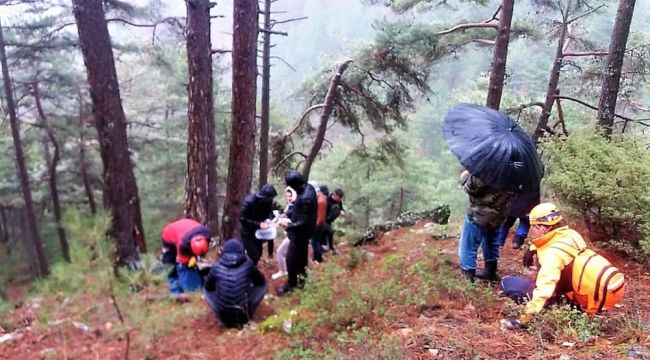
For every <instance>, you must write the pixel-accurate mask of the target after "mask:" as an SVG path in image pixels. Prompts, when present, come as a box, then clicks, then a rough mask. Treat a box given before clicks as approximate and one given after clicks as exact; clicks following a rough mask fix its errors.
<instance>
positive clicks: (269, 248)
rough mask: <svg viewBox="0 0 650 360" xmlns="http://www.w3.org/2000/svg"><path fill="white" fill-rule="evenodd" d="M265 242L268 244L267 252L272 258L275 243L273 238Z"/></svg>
mask: <svg viewBox="0 0 650 360" xmlns="http://www.w3.org/2000/svg"><path fill="white" fill-rule="evenodd" d="M264 242H265V243H266V246H267V249H266V250H267V252H268V254H269V257H270V258H272V257H273V245H274V244H273V240H265V241H264Z"/></svg>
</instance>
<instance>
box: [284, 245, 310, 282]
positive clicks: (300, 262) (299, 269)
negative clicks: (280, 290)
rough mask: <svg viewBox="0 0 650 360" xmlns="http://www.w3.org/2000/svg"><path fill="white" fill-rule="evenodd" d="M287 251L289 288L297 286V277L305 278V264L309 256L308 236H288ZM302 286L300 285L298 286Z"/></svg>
mask: <svg viewBox="0 0 650 360" xmlns="http://www.w3.org/2000/svg"><path fill="white" fill-rule="evenodd" d="M289 240H290V241H291V242H290V243H289V251H288V252H287V273H288V284H289V287H290V288H294V287H297V286H298V285H299V281H298V280H299V279H298V277H299V276H302V277H303V278H304V277H306V276H307V262H308V260H307V259H308V255H309V234H306V235H302V234H301V235H293V234H290V235H289ZM300 285H302V284H300Z"/></svg>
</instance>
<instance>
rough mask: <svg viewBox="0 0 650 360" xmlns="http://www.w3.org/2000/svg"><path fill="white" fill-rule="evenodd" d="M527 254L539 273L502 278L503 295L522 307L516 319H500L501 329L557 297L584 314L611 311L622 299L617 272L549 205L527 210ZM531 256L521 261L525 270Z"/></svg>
mask: <svg viewBox="0 0 650 360" xmlns="http://www.w3.org/2000/svg"><path fill="white" fill-rule="evenodd" d="M530 225H531V228H530V236H531V238H532V245H531V248H530V249H529V251H530V252H531V253H534V254H535V255H536V256H537V261H538V263H539V270H538V272H537V277H536V278H535V281H533V280H530V279H527V278H522V277H517V276H505V277H504V278H503V279H502V280H501V289H502V290H503V293H504V294H505V295H506V296H508V297H510V298H511V299H513V300H514V301H515V302H518V303H526V307H525V310H524V314H523V315H522V316H521V317H520V318H519V319H510V320H506V319H503V320H502V323H503V324H504V325H505V327H507V328H511V329H512V328H519V327H521V326H525V325H526V324H527V323H528V322H529V321H530V320H532V318H533V317H534V316H535V315H536V314H538V313H539V312H541V311H542V310H543V309H544V308H545V307H547V306H548V305H551V304H555V303H558V302H560V303H561V302H562V301H563V298H566V299H567V300H569V301H570V302H571V303H572V304H574V305H577V306H578V307H579V308H580V309H581V310H583V311H584V312H586V313H588V314H595V313H600V312H601V311H603V310H607V309H611V308H613V307H614V306H615V305H616V304H618V303H619V302H620V301H621V299H622V298H623V293H624V291H625V278H624V275H623V273H622V272H621V271H620V270H618V269H617V268H616V267H614V266H613V265H612V264H611V263H610V262H609V261H608V260H607V259H605V258H604V257H603V256H601V255H599V254H598V253H596V252H595V251H593V250H591V249H589V248H588V247H587V244H586V243H585V240H584V239H583V238H582V236H580V234H579V233H578V232H576V231H575V230H572V229H570V228H569V227H568V226H567V225H566V223H565V221H564V216H563V214H562V212H561V211H560V210H559V209H558V208H557V206H555V205H554V204H552V203H542V204H539V205H537V206H535V207H534V208H533V209H532V210H531V211H530ZM531 260H532V256H528V257H526V258H525V259H524V265H525V266H530V265H532V264H531V262H532V261H531Z"/></svg>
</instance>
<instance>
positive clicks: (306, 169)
mask: <svg viewBox="0 0 650 360" xmlns="http://www.w3.org/2000/svg"><path fill="white" fill-rule="evenodd" d="M351 62H352V60H346V61H344V62H342V63H340V64H338V65H337V66H336V70H335V72H334V75H332V79H331V80H330V84H329V86H328V87H327V94H326V95H325V103H324V105H325V106H324V107H323V112H322V113H321V116H320V122H319V125H318V130H317V131H316V138H315V139H314V143H313V144H312V146H311V149H310V150H309V154H308V155H307V159H305V163H304V165H303V166H302V174H303V175H304V176H305V177H306V178H309V173H310V172H311V167H312V165H313V164H314V161H315V160H316V156H318V153H319V152H320V149H321V147H322V146H323V141H324V140H325V132H326V131H327V122H328V121H329V118H330V115H332V110H333V109H334V100H335V99H336V96H337V95H338V92H337V91H336V90H337V87H338V86H339V83H340V82H341V76H342V75H343V72H345V70H346V69H347V68H348V66H349V65H350V63H351Z"/></svg>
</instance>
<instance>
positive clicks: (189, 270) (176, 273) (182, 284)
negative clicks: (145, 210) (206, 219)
mask: <svg viewBox="0 0 650 360" xmlns="http://www.w3.org/2000/svg"><path fill="white" fill-rule="evenodd" d="M160 237H161V239H162V262H163V263H164V264H173V265H174V268H173V269H172V271H171V272H170V273H169V275H168V276H167V282H168V283H169V290H170V291H171V293H172V294H180V293H184V292H189V291H195V290H199V289H200V288H201V285H202V282H201V276H200V274H199V271H198V269H197V268H196V263H197V259H196V257H199V256H204V255H205V254H206V253H207V252H208V250H209V249H210V242H209V239H210V230H208V228H207V227H205V226H204V225H202V224H201V223H199V222H198V221H195V220H192V219H180V220H176V221H173V222H171V223H169V224H167V225H165V227H164V228H163V230H162V233H161V235H160Z"/></svg>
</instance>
